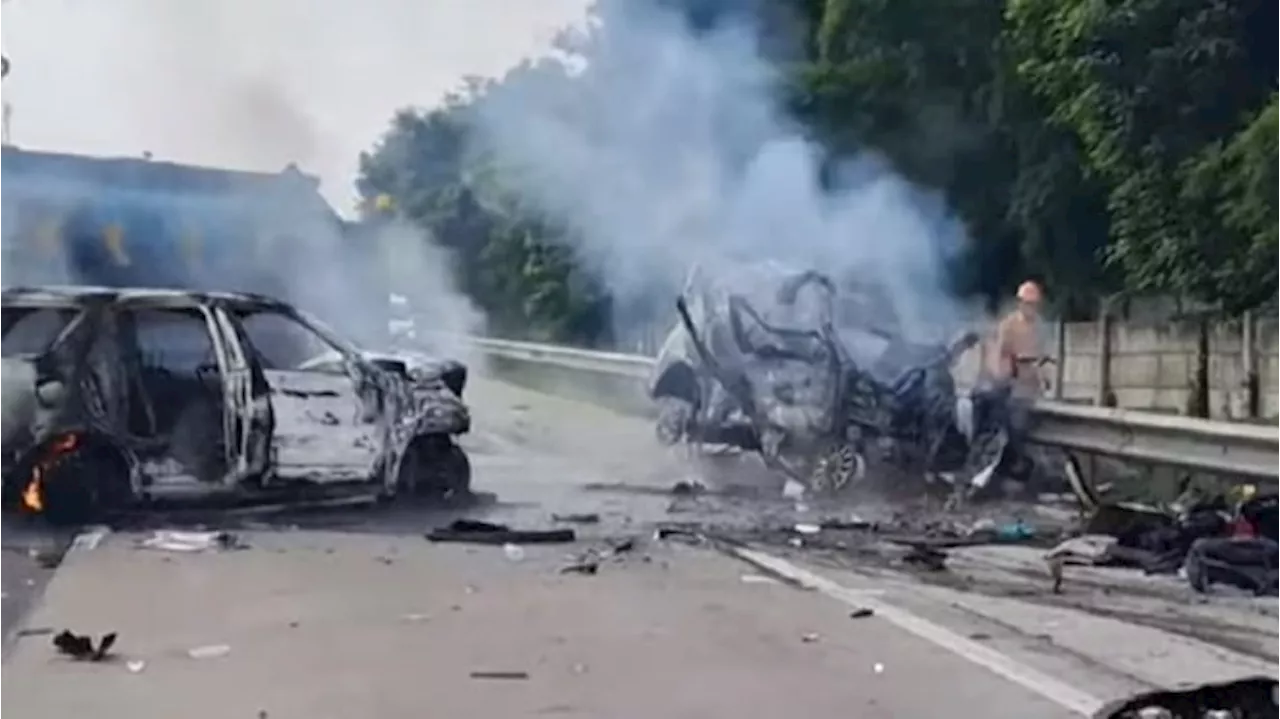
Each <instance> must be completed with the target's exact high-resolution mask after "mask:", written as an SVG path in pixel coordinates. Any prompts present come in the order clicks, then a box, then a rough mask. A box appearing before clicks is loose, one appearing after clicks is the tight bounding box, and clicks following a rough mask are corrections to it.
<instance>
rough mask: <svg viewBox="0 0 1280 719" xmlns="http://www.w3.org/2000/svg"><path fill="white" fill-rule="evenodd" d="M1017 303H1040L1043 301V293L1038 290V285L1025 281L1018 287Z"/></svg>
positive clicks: (1031, 281)
mask: <svg viewBox="0 0 1280 719" xmlns="http://www.w3.org/2000/svg"><path fill="white" fill-rule="evenodd" d="M1017 296H1018V301H1020V302H1040V301H1041V300H1043V299H1044V293H1043V292H1041V290H1040V285H1039V284H1038V283H1036V282H1035V281H1033V280H1027V281H1026V282H1023V283H1022V284H1020V285H1018V295H1017Z"/></svg>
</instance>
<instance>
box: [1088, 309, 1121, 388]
mask: <svg viewBox="0 0 1280 719" xmlns="http://www.w3.org/2000/svg"><path fill="white" fill-rule="evenodd" d="M1113 324H1114V322H1113V317H1112V315H1111V299H1110V298H1106V299H1103V300H1102V302H1101V303H1099V306H1098V387H1097V392H1096V394H1095V395H1094V398H1093V403H1094V404H1095V405H1097V406H1099V407H1114V406H1116V394H1115V392H1112V391H1111V328H1112V325H1113Z"/></svg>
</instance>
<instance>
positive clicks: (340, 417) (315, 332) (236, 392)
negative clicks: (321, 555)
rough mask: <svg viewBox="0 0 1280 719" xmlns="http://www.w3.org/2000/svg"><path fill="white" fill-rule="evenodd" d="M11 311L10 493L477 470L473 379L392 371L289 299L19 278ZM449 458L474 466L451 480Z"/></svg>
mask: <svg viewBox="0 0 1280 719" xmlns="http://www.w3.org/2000/svg"><path fill="white" fill-rule="evenodd" d="M3 309H4V332H5V334H4V377H5V386H4V394H5V405H4V437H3V440H4V472H5V474H4V482H5V483H4V486H5V497H6V499H7V500H8V501H17V502H18V503H20V504H22V505H24V506H26V507H27V508H28V509H30V510H32V511H43V510H44V509H45V505H47V504H49V503H51V502H54V503H58V504H61V505H64V506H66V505H73V504H74V505H76V506H77V512H76V513H78V514H84V513H88V512H89V510H90V509H94V510H109V509H116V508H119V507H117V506H115V505H122V504H130V503H132V502H133V501H136V500H147V499H159V498H165V497H170V496H193V495H197V496H198V495H206V494H216V493H228V492H229V493H232V494H245V495H252V494H254V493H279V492H285V493H290V492H295V491H305V490H307V489H308V488H310V489H312V490H316V489H323V488H326V487H333V488H346V489H352V490H361V491H365V492H369V493H377V494H382V495H394V494H396V493H397V492H400V491H402V490H406V489H411V490H412V491H415V492H421V491H433V490H432V488H431V486H430V483H431V482H433V481H437V480H442V481H446V482H447V484H448V487H449V489H450V491H457V490H460V489H465V487H466V486H467V484H468V483H469V472H470V468H469V464H468V463H467V462H466V461H465V455H462V453H461V450H460V449H458V448H457V446H456V444H455V443H454V441H453V438H454V437H456V436H457V435H459V434H462V433H465V432H467V431H468V430H469V428H470V415H469V412H468V410H467V408H466V406H465V405H464V404H463V402H462V400H461V398H460V397H459V396H458V394H457V393H455V392H453V391H452V390H451V389H450V388H449V387H447V386H446V385H445V383H444V382H443V381H442V380H441V379H440V377H439V376H435V375H430V374H427V375H423V376H421V377H419V378H418V379H415V378H413V377H411V376H409V374H408V373H396V372H392V371H388V370H387V369H384V368H383V367H382V366H379V365H378V364H376V363H374V362H372V361H370V360H369V359H368V358H367V357H366V356H365V355H364V354H362V353H361V352H360V351H359V350H357V349H356V348H354V347H353V346H351V345H349V344H348V343H346V342H345V341H344V340H342V339H340V338H338V337H337V336H335V335H334V334H333V333H332V332H331V331H330V330H329V329H328V328H326V327H324V326H323V325H322V324H321V323H320V322H319V321H317V320H315V319H314V318H311V317H308V316H306V315H305V314H303V313H301V312H300V311H298V310H296V309H294V308H292V307H290V306H289V305H287V304H285V303H282V302H279V301H276V300H273V299H271V298H267V297H263V296H258V295H247V294H232V293H201V292H182V291H174V290H119V289H98V288H84V287H77V288H57V287H50V288H19V289H12V290H6V291H5V292H4V295H3ZM321 354H328V355H330V356H331V361H329V362H327V363H320V365H319V366H313V365H312V363H311V362H310V361H311V360H312V359H313V358H315V357H316V356H317V355H321ZM464 372H465V369H464ZM55 450H56V451H55ZM406 457H411V461H410V460H406ZM437 457H445V458H447V459H448V467H449V471H450V472H454V473H455V474H456V473H462V474H464V475H465V476H450V477H447V478H443V479H442V478H441V477H440V476H439V475H440V473H439V470H440V468H439V467H436V466H434V465H433V461H434V458H437ZM108 500H109V501H108ZM106 504H111V505H112V506H103V505H106Z"/></svg>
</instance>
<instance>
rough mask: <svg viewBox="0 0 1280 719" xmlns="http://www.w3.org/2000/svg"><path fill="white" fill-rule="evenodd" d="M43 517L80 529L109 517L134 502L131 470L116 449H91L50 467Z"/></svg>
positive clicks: (91, 446) (45, 486)
mask: <svg viewBox="0 0 1280 719" xmlns="http://www.w3.org/2000/svg"><path fill="white" fill-rule="evenodd" d="M42 498H43V501H44V509H43V512H42V514H43V516H44V517H45V519H46V521H48V522H49V523H50V524H53V525H56V526H62V527H66V526H77V525H82V524H86V523H89V522H92V521H95V520H98V519H101V518H103V517H107V516H110V515H111V514H113V513H115V512H118V511H120V510H122V509H124V508H125V507H127V506H128V505H129V504H130V503H131V502H132V500H133V488H132V487H131V486H130V483H129V466H128V463H127V462H126V461H125V459H124V458H123V457H122V456H121V455H120V453H119V452H117V451H116V450H115V449H114V448H111V447H106V446H103V445H88V446H85V447H83V448H80V449H76V450H73V451H71V452H70V453H68V454H66V455H64V456H62V457H59V458H58V459H56V460H54V461H53V462H52V463H51V464H49V465H47V469H46V470H45V472H44V479H43V482H42Z"/></svg>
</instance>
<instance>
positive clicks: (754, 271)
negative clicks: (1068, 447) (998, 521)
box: [650, 265, 998, 492]
mask: <svg viewBox="0 0 1280 719" xmlns="http://www.w3.org/2000/svg"><path fill="white" fill-rule="evenodd" d="M836 297H837V287H836V285H835V283H834V282H833V281H832V280H831V279H830V278H828V277H826V276H824V275H822V274H821V273H818V272H813V271H807V272H806V271H801V272H796V271H789V270H786V269H785V268H780V267H777V266H770V265H765V266H755V267H751V268H747V270H746V271H744V272H735V273H732V274H729V275H726V276H725V277H723V278H717V279H716V280H712V279H711V278H709V277H707V276H705V275H703V274H701V273H699V272H698V271H695V272H694V273H693V274H692V275H691V278H690V281H689V283H688V284H687V285H686V289H685V291H684V293H683V294H682V296H681V297H680V298H679V300H678V301H677V313H678V317H679V324H678V325H677V326H676V327H675V328H674V329H673V330H672V332H671V333H670V334H669V335H668V338H667V341H666V343H665V344H664V346H663V348H662V350H661V351H660V353H659V355H658V358H657V362H656V364H655V370H654V375H653V377H652V380H651V383H650V395H651V396H652V397H653V398H654V400H655V401H656V402H657V404H658V407H659V418H658V424H657V432H658V436H659V439H660V440H661V441H663V442H664V443H667V444H675V443H678V442H679V443H687V444H690V445H692V446H694V447H695V448H696V447H698V446H700V445H703V444H725V445H730V446H733V447H737V448H740V449H743V450H748V451H755V452H759V453H760V456H761V458H762V459H763V460H764V461H765V463H766V464H767V465H768V466H770V467H771V468H773V469H775V470H778V471H780V472H782V473H783V474H784V475H786V476H787V477H789V478H791V479H794V480H797V481H800V482H802V483H803V484H805V485H807V486H809V487H810V488H811V489H813V490H816V491H820V492H832V491H839V490H841V489H842V488H844V487H845V486H848V485H849V484H850V483H851V482H852V481H854V480H855V479H857V478H859V477H861V476H862V475H863V474H864V473H865V469H866V466H867V462H868V460H875V461H885V462H888V463H890V464H893V465H895V466H898V467H902V468H907V469H911V470H913V471H919V472H920V473H925V472H930V473H936V472H947V471H955V470H957V469H959V468H961V467H964V466H966V465H968V464H972V460H973V458H974V456H975V453H977V454H980V452H977V450H978V449H980V446H979V445H982V444H983V443H985V442H989V441H990V437H989V434H990V433H973V432H970V433H968V434H966V432H964V431H962V430H961V424H960V422H958V418H957V413H956V408H957V399H958V398H957V392H956V386H955V381H954V378H953V377H952V374H951V367H952V365H953V363H954V361H955V359H956V358H957V357H958V356H959V355H960V354H961V353H962V352H964V351H965V350H966V349H968V348H969V347H971V346H973V344H974V343H975V342H976V339H977V338H976V335H973V334H971V333H966V334H963V335H961V336H960V337H959V338H958V339H957V340H955V341H953V342H951V343H949V344H947V345H942V346H925V345H920V346H915V345H911V344H909V343H906V342H904V341H903V340H901V339H900V338H897V337H888V338H886V339H885V342H886V344H887V345H889V346H890V347H892V348H893V349H894V351H895V353H896V354H899V355H905V356H910V357H911V358H912V359H911V361H910V363H898V364H897V365H896V366H897V367H898V370H899V371H898V372H897V374H896V375H894V376H892V377H889V378H886V377H885V374H886V373H885V372H883V371H878V372H872V371H869V369H868V367H867V366H866V365H864V364H861V363H860V362H859V361H855V359H854V355H853V354H852V353H851V351H850V349H851V348H850V346H849V345H848V344H847V343H846V340H845V338H844V337H845V335H844V333H843V332H842V330H844V329H846V328H843V327H841V328H838V327H837V320H838V319H839V318H837V317H836V311H835V307H836ZM882 356H883V355H882ZM988 424H990V423H988ZM983 429H984V430H985V429H987V425H984V426H983ZM997 434H998V432H997ZM975 437H980V438H981V441H980V442H974V441H972V440H973V439H974V438H975Z"/></svg>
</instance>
